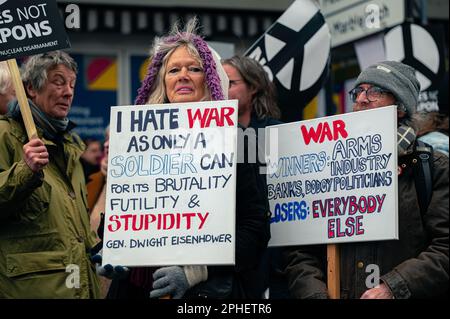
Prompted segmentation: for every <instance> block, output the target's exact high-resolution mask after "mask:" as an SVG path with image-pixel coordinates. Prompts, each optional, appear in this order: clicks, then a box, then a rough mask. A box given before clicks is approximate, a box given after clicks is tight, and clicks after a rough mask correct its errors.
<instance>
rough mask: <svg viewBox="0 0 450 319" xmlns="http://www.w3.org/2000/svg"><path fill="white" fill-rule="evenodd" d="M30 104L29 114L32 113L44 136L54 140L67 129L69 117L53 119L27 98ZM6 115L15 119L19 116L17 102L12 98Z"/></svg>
mask: <svg viewBox="0 0 450 319" xmlns="http://www.w3.org/2000/svg"><path fill="white" fill-rule="evenodd" d="M28 104H30V109H31V114H32V115H33V119H34V122H35V123H36V126H37V127H39V128H40V129H42V131H43V132H44V137H45V138H47V139H49V140H55V138H56V137H57V136H58V135H61V134H62V133H64V132H65V131H66V130H67V127H68V125H69V119H68V118H67V117H65V118H63V119H55V118H53V117H50V116H48V115H47V114H45V113H44V112H42V111H41V110H40V109H39V108H38V107H37V106H36V105H35V104H34V103H33V102H32V101H31V100H29V99H28ZM7 115H8V116H10V117H11V118H13V119H15V120H17V119H19V118H20V117H21V115H20V107H19V102H18V101H17V100H12V101H11V102H9V103H8V113H7Z"/></svg>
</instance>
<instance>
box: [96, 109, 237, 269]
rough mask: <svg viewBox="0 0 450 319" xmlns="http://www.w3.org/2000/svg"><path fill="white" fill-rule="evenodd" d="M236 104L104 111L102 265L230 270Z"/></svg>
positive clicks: (233, 203) (232, 248) (233, 234)
mask: <svg viewBox="0 0 450 319" xmlns="http://www.w3.org/2000/svg"><path fill="white" fill-rule="evenodd" d="M236 125H237V100H227V101H213V102H192V103H173V104H162V105H145V106H119V107H112V108H111V124H110V148H109V158H108V162H109V163H108V177H107V194H106V216H105V235H104V245H103V262H104V263H110V264H113V265H117V264H119V265H126V266H152V265H154V266H158V265H187V264H191V265H193V264H199V265H225V264H234V262H235V260H234V256H235V251H234V247H235V202H236V173H235V172H236V139H237V129H236Z"/></svg>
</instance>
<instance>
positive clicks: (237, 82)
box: [223, 64, 255, 115]
mask: <svg viewBox="0 0 450 319" xmlns="http://www.w3.org/2000/svg"><path fill="white" fill-rule="evenodd" d="M223 69H224V70H225V72H226V73H227V76H228V79H229V80H230V87H229V89H228V98H229V99H230V100H233V99H236V100H239V108H238V114H239V115H242V114H245V113H251V112H252V99H253V95H254V94H255V90H252V89H251V88H250V87H249V86H248V85H247V83H246V82H245V81H244V79H243V78H242V76H241V74H240V73H239V71H238V70H237V69H236V68H235V67H234V66H231V65H229V64H224V65H223Z"/></svg>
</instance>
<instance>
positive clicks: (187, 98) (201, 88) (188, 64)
mask: <svg viewBox="0 0 450 319" xmlns="http://www.w3.org/2000/svg"><path fill="white" fill-rule="evenodd" d="M164 82H165V86H166V94H167V98H168V100H169V102H170V103H181V102H198V101H201V100H202V99H204V98H205V96H206V90H205V73H204V72H203V68H202V67H201V64H200V62H199V61H197V59H195V58H194V57H193V56H192V55H191V54H190V53H189V51H188V50H187V48H186V47H179V48H178V49H176V50H175V51H174V52H173V53H172V54H171V56H170V57H169V59H168V61H167V69H166V74H165V76H164Z"/></svg>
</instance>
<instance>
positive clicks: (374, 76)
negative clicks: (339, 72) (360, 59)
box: [355, 61, 420, 116]
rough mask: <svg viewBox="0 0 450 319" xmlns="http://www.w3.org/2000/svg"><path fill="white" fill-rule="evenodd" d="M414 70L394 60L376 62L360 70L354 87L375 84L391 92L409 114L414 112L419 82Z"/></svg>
mask: <svg viewBox="0 0 450 319" xmlns="http://www.w3.org/2000/svg"><path fill="white" fill-rule="evenodd" d="M415 72H416V70H415V69H414V68H413V67H411V66H409V65H406V64H403V63H400V62H396V61H384V62H378V63H376V64H373V65H371V66H369V67H368V68H367V69H365V70H364V71H362V72H361V74H360V75H359V76H358V78H357V79H356V82H355V87H358V86H359V85H361V84H363V83H366V84H372V85H376V86H378V87H380V88H383V89H385V90H388V91H389V92H390V93H392V94H393V95H394V96H395V98H396V99H397V101H398V102H400V103H401V104H403V105H404V106H405V107H406V111H407V113H408V115H409V116H411V115H412V114H413V113H415V112H416V107H417V100H418V98H419V91H420V83H419V81H418V80H417V78H416V76H415Z"/></svg>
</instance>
